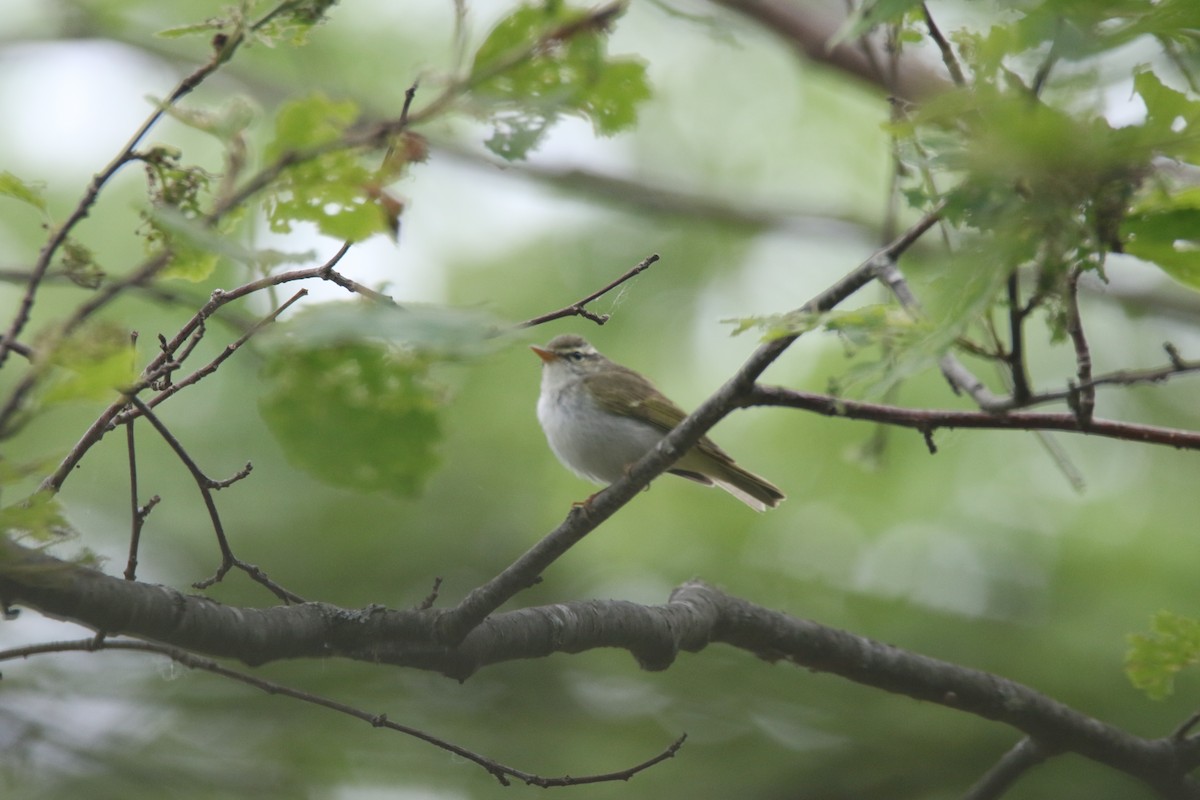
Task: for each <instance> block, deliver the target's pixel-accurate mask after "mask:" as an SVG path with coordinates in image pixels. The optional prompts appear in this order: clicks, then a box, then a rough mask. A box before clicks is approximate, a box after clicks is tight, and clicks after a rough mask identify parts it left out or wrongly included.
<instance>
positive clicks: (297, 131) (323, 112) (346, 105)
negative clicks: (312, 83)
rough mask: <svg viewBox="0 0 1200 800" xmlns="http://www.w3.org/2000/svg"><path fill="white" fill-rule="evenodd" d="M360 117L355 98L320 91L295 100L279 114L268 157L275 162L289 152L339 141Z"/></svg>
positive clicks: (266, 153)
mask: <svg viewBox="0 0 1200 800" xmlns="http://www.w3.org/2000/svg"><path fill="white" fill-rule="evenodd" d="M356 119H358V105H357V104H356V103H355V102H354V101H353V100H341V101H337V100H331V99H330V98H328V97H326V96H325V95H323V94H321V93H319V92H318V93H317V94H314V95H311V96H309V97H306V98H304V99H302V100H294V101H292V102H290V103H288V104H286V105H285V106H283V108H281V109H280V110H279V114H278V115H276V117H275V138H274V139H273V140H272V141H271V143H270V144H268V145H267V148H266V152H265V155H266V158H267V160H269V161H274V160H276V159H278V158H280V157H281V156H283V155H284V154H285V153H288V152H289V151H293V150H303V149H305V148H309V147H316V146H318V145H323V144H330V143H332V142H335V141H337V140H338V138H339V137H341V136H342V134H344V133H345V132H346V129H347V128H349V127H350V125H351V124H353V122H354V121H355V120H356Z"/></svg>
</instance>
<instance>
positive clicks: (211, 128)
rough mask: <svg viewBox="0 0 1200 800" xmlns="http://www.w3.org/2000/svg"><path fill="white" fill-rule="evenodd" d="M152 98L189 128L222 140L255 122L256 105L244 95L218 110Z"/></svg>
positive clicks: (236, 134) (230, 137)
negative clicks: (251, 103)
mask: <svg viewBox="0 0 1200 800" xmlns="http://www.w3.org/2000/svg"><path fill="white" fill-rule="evenodd" d="M151 100H152V101H153V102H154V103H155V104H156V105H158V106H160V107H161V108H163V110H165V111H166V113H167V114H169V115H170V116H171V117H173V118H175V119H177V120H179V121H180V122H182V123H183V124H184V125H187V126H188V127H189V128H194V129H196V130H198V131H203V132H204V133H207V134H210V135H212V136H215V137H216V138H218V139H220V140H222V141H227V140H229V139H232V138H233V137H235V136H238V135H240V134H241V133H242V132H243V131H245V130H246V128H248V127H250V124H251V123H252V122H254V116H255V111H254V107H253V106H252V105H250V103H249V101H247V100H246V99H245V98H244V97H234V98H232V99H230V100H229V101H228V102H227V103H225V105H224V106H222V107H221V108H220V109H218V110H216V111H213V110H210V109H207V108H185V107H183V106H180V105H170V104H167V103H164V102H163V101H161V100H154V98H151Z"/></svg>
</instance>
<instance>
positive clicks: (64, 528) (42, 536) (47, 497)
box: [0, 491, 72, 544]
mask: <svg viewBox="0 0 1200 800" xmlns="http://www.w3.org/2000/svg"><path fill="white" fill-rule="evenodd" d="M0 531H2V532H3V533H4V534H5V535H6V536H10V537H12V538H14V539H22V538H28V539H32V540H33V541H35V542H39V543H43V544H45V543H49V542H53V541H56V540H59V539H62V538H63V537H64V536H67V535H70V534H71V533H72V531H71V526H70V524H68V523H67V519H66V517H65V516H64V515H63V509H62V506H61V505H60V504H59V502H58V500H57V499H56V497H55V495H54V492H48V491H47V492H37V493H35V494H34V495H33V496H31V497H28V498H26V499H25V500H22V501H21V502H19V503H13V504H12V505H10V506H6V507H4V508H0Z"/></svg>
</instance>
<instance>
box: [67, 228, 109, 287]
mask: <svg viewBox="0 0 1200 800" xmlns="http://www.w3.org/2000/svg"><path fill="white" fill-rule="evenodd" d="M62 266H63V269H64V270H65V271H66V273H67V277H68V278H69V279H70V280H71V282H72V283H74V284H75V285H76V286H82V287H83V288H85V289H95V288H97V287H99V286H100V284H101V283H102V282H103V281H104V270H103V269H102V268H101V267H100V265H99V264H97V263H96V257H95V255H94V254H93V253H92V251H91V249H90V248H88V247H87V246H85V245H83V244H81V243H80V242H79V240H78V239H75V238H74V237H67V239H66V241H64V242H63V245H62Z"/></svg>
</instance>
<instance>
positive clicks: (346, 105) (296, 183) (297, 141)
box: [266, 94, 395, 242]
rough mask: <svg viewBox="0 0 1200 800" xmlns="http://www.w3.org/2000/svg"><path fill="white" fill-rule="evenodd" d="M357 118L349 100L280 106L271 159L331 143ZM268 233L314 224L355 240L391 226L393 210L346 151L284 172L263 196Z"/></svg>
mask: <svg viewBox="0 0 1200 800" xmlns="http://www.w3.org/2000/svg"><path fill="white" fill-rule="evenodd" d="M357 118H358V106H357V105H356V104H355V103H353V102H352V101H349V100H346V101H340V102H339V101H334V100H330V99H329V98H328V97H325V96H324V95H321V94H316V95H313V96H311V97H309V98H306V99H304V100H298V101H296V102H293V103H289V104H288V105H286V106H284V107H283V108H282V109H281V110H280V112H279V115H278V116H277V117H276V120H275V138H274V140H273V141H272V142H271V143H270V144H269V145H268V146H267V149H266V156H267V158H268V159H270V160H278V159H281V158H286V157H289V154H294V153H303V152H305V151H307V150H312V149H313V148H321V147H323V146H327V145H334V144H335V143H336V142H337V141H338V140H339V139H340V138H341V137H342V136H343V135H344V134H345V133H346V130H347V129H348V128H349V127H350V125H351V124H353V123H354V121H355V120H356V119H357ZM266 210H267V220H268V222H269V223H270V227H271V230H273V231H275V232H277V233H288V232H290V231H291V230H292V226H293V225H294V224H295V223H297V222H312V223H315V224H316V226H317V229H318V230H320V231H321V233H324V234H326V235H328V236H333V237H335V238H338V239H342V240H344V241H351V242H358V241H362V240H363V239H366V238H368V237H370V236H373V235H375V234H377V233H389V232H391V231H392V230H393V226H394V222H395V219H394V214H395V211H394V209H392V208H390V207H389V201H388V198H387V196H386V195H385V194H384V193H382V192H381V191H379V188H378V181H377V179H376V175H375V173H374V172H373V171H372V170H370V169H368V168H367V167H366V166H365V165H364V164H363V163H362V160H361V159H360V157H359V155H358V154H357V153H355V152H351V151H348V150H345V149H337V148H336V147H334V148H331V150H330V152H326V153H321V154H318V155H315V156H314V157H312V158H306V159H304V160H302V161H300V162H299V163H296V164H293V165H291V166H289V167H287V168H286V169H284V170H283V172H282V174H281V175H280V176H279V179H278V180H277V181H276V182H275V183H274V184H273V185H272V187H271V190H270V192H269V193H268V195H267V198H266Z"/></svg>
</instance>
